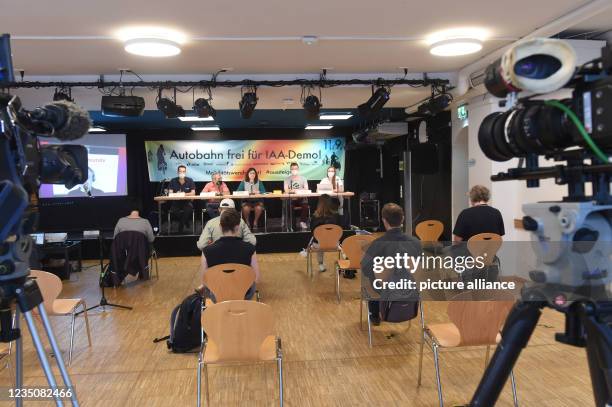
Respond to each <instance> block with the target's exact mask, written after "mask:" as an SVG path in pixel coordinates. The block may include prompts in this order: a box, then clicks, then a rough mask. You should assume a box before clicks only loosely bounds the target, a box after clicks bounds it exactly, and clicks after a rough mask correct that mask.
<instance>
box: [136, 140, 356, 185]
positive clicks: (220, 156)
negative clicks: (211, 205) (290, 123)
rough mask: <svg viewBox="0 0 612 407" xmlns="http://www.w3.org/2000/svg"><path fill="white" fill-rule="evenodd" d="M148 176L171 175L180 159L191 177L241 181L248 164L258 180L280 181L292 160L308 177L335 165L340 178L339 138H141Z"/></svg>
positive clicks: (341, 150) (161, 177) (341, 144)
mask: <svg viewBox="0 0 612 407" xmlns="http://www.w3.org/2000/svg"><path fill="white" fill-rule="evenodd" d="M145 151H146V154H147V162H148V167H149V180H150V181H163V180H164V179H166V178H173V177H176V170H177V167H178V166H179V165H180V164H183V165H185V166H186V167H187V176H188V177H190V178H193V180H194V181H200V182H207V181H210V179H211V176H212V174H214V173H216V172H220V173H221V174H222V175H223V180H224V181H242V180H244V176H245V172H246V171H247V170H248V169H249V168H251V167H253V168H255V169H256V170H257V173H258V174H259V179H261V180H262V181H282V180H284V179H285V178H286V177H288V176H289V174H290V172H289V171H290V170H289V166H290V164H291V163H292V162H296V163H298V164H299V166H300V175H302V176H304V177H306V179H308V180H320V179H323V178H325V177H326V176H327V168H328V167H329V166H333V167H335V168H336V169H337V173H338V175H339V176H340V178H344V140H343V139H341V138H328V139H310V140H224V141H205V140H196V141H179V140H165V141H145Z"/></svg>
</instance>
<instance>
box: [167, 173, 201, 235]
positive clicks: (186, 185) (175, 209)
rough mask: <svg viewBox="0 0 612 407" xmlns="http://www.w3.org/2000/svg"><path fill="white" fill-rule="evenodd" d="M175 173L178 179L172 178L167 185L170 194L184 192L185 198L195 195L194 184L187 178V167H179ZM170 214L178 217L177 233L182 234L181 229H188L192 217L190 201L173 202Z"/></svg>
mask: <svg viewBox="0 0 612 407" xmlns="http://www.w3.org/2000/svg"><path fill="white" fill-rule="evenodd" d="M177 173H178V177H175V178H172V179H171V180H170V184H169V185H168V189H169V190H170V192H173V193H174V192H184V193H185V196H193V195H195V187H196V186H195V182H193V179H191V178H189V177H188V176H187V167H185V166H184V165H182V164H181V165H179V166H178V168H177ZM170 213H171V214H173V215H175V216H178V217H179V219H180V225H179V233H183V228H184V227H185V226H187V227H189V222H190V220H191V217H192V215H193V204H192V203H191V201H173V202H172V207H171V208H170ZM168 230H170V225H168Z"/></svg>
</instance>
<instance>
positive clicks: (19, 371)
mask: <svg viewBox="0 0 612 407" xmlns="http://www.w3.org/2000/svg"><path fill="white" fill-rule="evenodd" d="M20 325H21V317H20V316H19V307H15V314H14V317H13V328H15V329H19V326H20ZM9 346H10V344H9ZM9 349H10V348H9ZM15 388H16V389H22V388H23V343H22V338H21V335H19V337H18V338H17V339H16V340H15ZM15 405H16V406H17V407H21V406H22V405H23V400H22V399H21V397H17V398H16V399H15Z"/></svg>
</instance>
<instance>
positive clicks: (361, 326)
mask: <svg viewBox="0 0 612 407" xmlns="http://www.w3.org/2000/svg"><path fill="white" fill-rule="evenodd" d="M359 329H360V330H362V331H363V297H362V298H361V299H360V300H359Z"/></svg>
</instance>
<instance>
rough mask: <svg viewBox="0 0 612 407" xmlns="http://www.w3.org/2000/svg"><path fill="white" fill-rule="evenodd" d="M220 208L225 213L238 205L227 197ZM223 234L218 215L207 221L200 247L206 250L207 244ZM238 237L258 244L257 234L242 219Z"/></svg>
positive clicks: (201, 236)
mask: <svg viewBox="0 0 612 407" xmlns="http://www.w3.org/2000/svg"><path fill="white" fill-rule="evenodd" d="M219 209H220V210H221V214H223V212H224V211H225V210H227V209H236V205H235V204H234V201H233V200H231V199H229V198H225V199H223V200H222V201H221V203H220V204H219ZM221 236H223V231H222V230H221V219H220V217H219V216H217V217H216V218H213V219H211V220H209V221H208V222H206V226H204V229H203V230H202V233H201V234H200V238H199V239H198V243H197V246H198V249H199V250H204V248H205V247H206V246H208V245H210V244H212V243H214V242H216V241H217V240H219V239H220V238H221ZM238 237H240V238H241V239H242V240H244V241H245V242H247V243H250V244H251V245H253V246H255V245H256V244H257V239H256V238H255V235H254V234H253V233H251V230H250V229H249V227H248V226H247V224H246V222H245V221H244V220H242V219H241V220H240V226H239V228H238Z"/></svg>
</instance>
